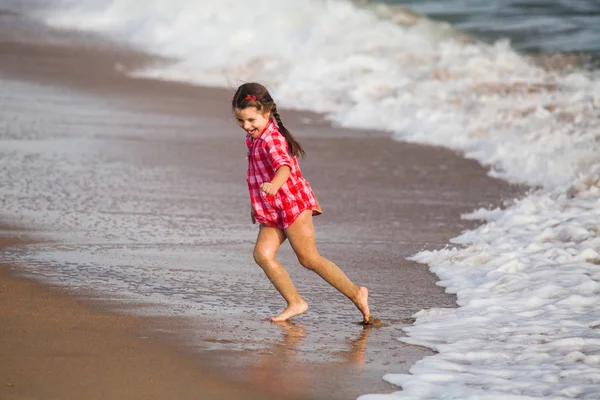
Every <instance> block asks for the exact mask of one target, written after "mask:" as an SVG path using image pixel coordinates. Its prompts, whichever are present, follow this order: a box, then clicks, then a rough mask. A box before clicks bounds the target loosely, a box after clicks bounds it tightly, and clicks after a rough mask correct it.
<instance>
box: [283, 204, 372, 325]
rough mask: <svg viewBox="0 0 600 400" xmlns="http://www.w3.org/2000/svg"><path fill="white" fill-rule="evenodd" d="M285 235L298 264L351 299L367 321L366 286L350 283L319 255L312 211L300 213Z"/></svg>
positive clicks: (367, 293) (368, 314)
mask: <svg viewBox="0 0 600 400" xmlns="http://www.w3.org/2000/svg"><path fill="white" fill-rule="evenodd" d="M285 235H286V236H287V238H288V240H289V241H290V244H291V246H292V248H293V249H294V252H295V253H296V256H297V257H298V261H300V264H302V266H304V267H305V268H308V269H310V270H311V271H314V272H316V273H317V274H318V275H319V276H320V277H321V278H323V279H325V281H327V283H329V284H330V285H331V286H333V287H334V288H336V289H337V290H339V291H340V292H341V293H342V294H344V295H345V296H346V297H348V298H349V299H350V300H352V302H353V303H354V305H355V306H356V307H357V308H358V310H359V311H360V312H361V313H362V315H363V320H364V322H368V321H369V317H370V316H371V313H370V311H369V303H368V297H369V291H368V290H367V288H366V287H363V286H357V285H355V284H354V283H352V281H350V279H348V277H347V276H346V275H345V274H344V273H343V272H342V270H341V269H340V268H339V267H338V266H337V265H335V264H334V263H332V262H331V261H329V260H328V259H326V258H324V257H321V255H320V254H319V252H318V251H317V244H316V239H315V228H314V226H313V222H312V211H310V210H307V211H304V212H303V213H302V214H300V216H299V217H298V218H297V219H296V221H294V223H293V224H292V225H290V226H289V227H288V228H287V229H286V230H285Z"/></svg>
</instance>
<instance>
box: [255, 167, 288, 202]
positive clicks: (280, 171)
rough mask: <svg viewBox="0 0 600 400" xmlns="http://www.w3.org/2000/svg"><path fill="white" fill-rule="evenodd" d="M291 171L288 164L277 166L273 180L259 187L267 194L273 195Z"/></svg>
mask: <svg viewBox="0 0 600 400" xmlns="http://www.w3.org/2000/svg"><path fill="white" fill-rule="evenodd" d="M291 173H292V171H291V170H290V167H289V166H287V165H282V166H281V167H279V168H277V171H276V172H275V176H274V177H273V180H272V181H271V182H265V183H263V184H262V185H260V189H261V190H262V191H263V192H265V193H266V194H268V195H269V196H274V195H275V193H277V191H278V190H279V188H280V187H282V186H283V184H284V183H285V182H286V181H287V180H288V178H289V177H290V174H291Z"/></svg>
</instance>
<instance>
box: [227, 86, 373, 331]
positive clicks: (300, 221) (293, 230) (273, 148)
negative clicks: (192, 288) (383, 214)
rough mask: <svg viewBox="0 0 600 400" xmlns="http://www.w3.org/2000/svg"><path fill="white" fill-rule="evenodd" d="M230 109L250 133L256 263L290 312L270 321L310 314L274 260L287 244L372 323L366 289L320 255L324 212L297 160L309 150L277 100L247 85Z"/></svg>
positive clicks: (285, 312)
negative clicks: (318, 218)
mask: <svg viewBox="0 0 600 400" xmlns="http://www.w3.org/2000/svg"><path fill="white" fill-rule="evenodd" d="M231 106H232V108H233V112H234V114H235V116H236V118H237V121H238V124H239V126H240V128H242V129H243V130H244V131H246V133H247V135H246V146H247V147H248V173H247V175H246V180H247V181H248V189H249V191H250V201H251V203H252V209H251V212H250V218H251V219H252V223H256V222H258V223H259V224H260V228H259V231H258V238H257V239H256V245H255V246H254V260H255V261H256V263H257V264H258V265H259V266H260V267H261V268H262V269H263V270H264V271H265V274H266V275H267V277H268V278H269V280H270V281H271V282H272V283H273V286H275V288H276V289H277V290H278V291H279V293H280V294H281V296H283V298H284V299H285V301H286V302H287V307H286V309H285V310H283V311H282V312H281V313H280V314H279V315H276V316H274V317H272V318H271V321H274V322H279V321H286V320H288V319H290V318H292V317H294V316H296V315H298V314H302V313H304V312H306V311H307V310H308V304H306V302H305V301H304V299H303V298H302V297H301V296H300V294H299V293H298V291H297V290H296V288H295V287H294V284H293V283H292V280H291V279H290V276H289V275H288V273H287V271H286V270H285V269H284V268H283V266H282V265H281V264H280V263H279V261H277V259H275V255H276V254H277V250H278V249H279V247H280V246H281V244H282V243H283V242H284V241H285V240H286V239H287V240H289V242H290V245H291V246H292V249H293V250H294V253H296V256H297V257H298V261H299V262H300V264H301V265H302V266H304V267H305V268H308V269H310V270H311V271H314V272H316V273H317V274H318V275H319V276H320V277H321V278H323V279H324V280H325V281H327V282H328V283H329V284H330V285H332V286H333V287H334V288H336V289H337V290H339V291H340V292H341V293H342V294H344V295H345V296H346V297H348V298H349V299H350V300H352V302H353V303H354V305H356V307H357V308H358V310H359V311H360V312H361V313H362V316H363V322H364V323H369V317H370V311H369V305H368V296H369V292H368V290H367V288H366V287H362V286H357V285H355V284H354V283H352V282H351V281H350V279H348V277H346V275H345V274H344V273H343V272H342V270H340V269H339V268H338V266H337V265H335V264H334V263H332V262H331V261H329V260H327V259H326V258H324V257H322V256H321V255H320V254H319V252H318V251H317V247H316V241H315V229H314V227H313V222H312V217H313V215H319V214H321V208H320V207H319V204H318V203H317V199H316V198H315V195H314V193H313V191H312V189H311V187H310V185H309V184H308V182H307V181H306V180H305V179H304V178H303V177H302V173H301V172H300V167H299V166H298V161H297V159H296V158H297V157H302V156H304V150H303V149H302V146H300V143H298V142H297V141H296V140H295V139H294V137H293V136H292V134H291V133H290V131H288V130H287V129H286V128H285V126H284V125H283V122H282V121H281V116H280V115H279V112H278V111H277V106H276V105H275V102H274V101H273V98H272V97H271V95H270V94H269V92H268V91H267V89H266V88H265V87H264V86H262V85H260V84H258V83H245V84H243V85H241V86H240V87H239V88H238V89H237V91H236V92H235V95H234V96H233V100H232V101H231Z"/></svg>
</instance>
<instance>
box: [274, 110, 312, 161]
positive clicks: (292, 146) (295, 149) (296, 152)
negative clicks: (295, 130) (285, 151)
mask: <svg viewBox="0 0 600 400" xmlns="http://www.w3.org/2000/svg"><path fill="white" fill-rule="evenodd" d="M271 113H272V114H273V117H274V118H275V121H277V126H279V131H280V132H281V134H282V135H283V136H284V137H285V138H286V140H287V142H288V146H289V153H290V154H291V155H292V156H293V157H304V156H305V155H306V153H305V152H304V149H303V148H302V146H300V143H298V142H297V141H296V139H294V137H293V136H292V133H291V132H290V131H288V130H287V128H286V127H285V126H283V121H282V120H281V115H279V111H277V104H275V103H273V105H272V106H271Z"/></svg>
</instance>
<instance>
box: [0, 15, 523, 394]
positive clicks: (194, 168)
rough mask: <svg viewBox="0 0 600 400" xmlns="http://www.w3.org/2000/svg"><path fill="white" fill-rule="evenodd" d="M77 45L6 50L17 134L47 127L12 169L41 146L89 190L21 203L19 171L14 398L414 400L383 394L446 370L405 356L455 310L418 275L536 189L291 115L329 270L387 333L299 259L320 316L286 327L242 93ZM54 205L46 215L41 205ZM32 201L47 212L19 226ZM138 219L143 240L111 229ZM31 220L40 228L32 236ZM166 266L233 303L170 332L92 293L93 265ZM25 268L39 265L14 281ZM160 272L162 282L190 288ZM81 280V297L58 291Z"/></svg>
mask: <svg viewBox="0 0 600 400" xmlns="http://www.w3.org/2000/svg"><path fill="white" fill-rule="evenodd" d="M14 18H16V19H18V16H17V17H14ZM15 24H16V22H15ZM23 29H26V28H23ZM53 35H57V37H58V36H60V37H61V38H62V37H63V35H67V34H66V33H60V34H59V33H53ZM69 35H71V36H72V40H71V41H70V44H69V45H68V46H67V45H65V44H64V43H62V42H61V41H60V40H57V41H56V42H58V43H54V42H53V41H52V40H49V36H48V35H45V36H44V40H42V39H41V38H38V39H35V38H33V39H32V38H31V37H29V38H28V40H22V39H23V36H20V37H19V38H16V37H12V36H8V35H6V36H4V38H5V39H3V40H2V42H0V77H1V78H2V83H3V85H4V86H3V94H2V101H3V103H4V104H3V105H2V107H4V108H5V110H8V112H10V114H11V115H12V116H13V117H14V121H16V122H13V124H12V125H10V127H12V128H14V127H16V126H26V127H27V126H32V125H35V126H36V129H35V130H31V129H29V130H28V129H16V128H15V129H12V130H11V129H6V130H5V132H2V136H0V143H3V146H2V147H3V148H4V149H5V150H4V151H5V152H6V154H8V153H10V151H12V150H13V149H17V148H18V149H23V148H29V147H28V146H31V149H34V150H31V151H32V152H33V153H35V152H36V150H35V146H36V143H37V142H43V143H45V145H46V146H47V145H51V144H52V143H55V144H56V146H57V148H58V149H60V151H65V152H66V151H67V150H65V149H68V151H69V157H73V155H72V154H80V155H81V156H82V160H83V161H81V163H80V164H77V168H75V167H73V170H75V171H79V172H77V173H80V175H77V173H74V174H73V176H71V175H65V174H60V173H56V174H51V173H50V172H48V177H47V180H44V181H43V182H45V184H47V185H48V186H47V187H43V188H42V187H40V188H36V187H35V182H37V181H36V179H32V181H31V182H33V183H32V184H31V186H34V187H30V186H28V187H27V190H29V191H28V192H23V193H20V192H19V190H20V189H19V188H20V187H21V186H19V185H20V184H22V181H20V179H21V178H20V177H23V176H28V175H26V174H27V173H29V174H31V176H35V174H36V172H35V171H34V169H33V167H32V165H33V164H25V163H23V164H22V165H21V167H22V168H20V169H19V170H18V171H17V170H12V171H7V170H4V171H3V175H2V176H3V177H4V178H12V180H11V181H8V183H7V185H6V193H7V194H6V196H5V198H4V203H3V204H4V206H5V207H4V208H3V213H2V218H3V219H4V222H5V223H7V224H8V226H4V227H2V228H1V229H0V231H1V236H0V237H1V241H2V242H1V246H2V248H1V249H0V261H1V262H2V263H3V267H2V269H1V271H2V273H1V275H0V296H1V299H2V301H0V338H1V339H0V371H1V373H0V376H1V379H2V382H1V383H2V385H0V398H3V399H4V398H6V399H66V398H86V399H96V398H98V399H100V398H102V399H123V398H127V399H154V398H155V399H187V398H190V399H191V398H194V399H199V398H206V399H209V398H210V399H220V398H222V399H253V398H256V399H259V398H260V399H268V398H277V399H324V398H327V399H352V398H356V397H357V396H358V395H360V394H364V393H387V392H392V391H395V390H397V387H395V386H392V385H390V384H387V383H385V382H383V381H382V379H381V377H382V376H383V374H385V373H388V372H401V371H398V370H397V369H396V370H394V371H390V370H389V365H391V364H393V365H397V364H399V363H402V365H403V366H404V367H405V369H404V371H408V368H409V367H410V366H411V365H412V363H414V362H415V361H417V360H419V359H421V358H422V357H424V356H426V355H428V354H431V352H430V351H429V350H427V349H423V348H418V347H415V346H408V345H404V344H402V343H400V342H398V341H397V340H396V338H397V337H398V336H401V335H402V328H403V327H404V326H407V325H409V324H410V323H411V319H410V317H411V315H412V314H413V313H415V312H417V311H419V310H421V309H427V308H431V307H454V306H455V298H454V297H453V296H451V295H448V294H445V293H444V292H443V290H442V289H441V288H439V287H437V286H436V285H435V282H436V277H435V276H434V275H432V274H431V273H430V272H429V271H427V269H426V267H425V266H423V265H418V264H416V263H413V262H409V261H407V260H405V258H406V257H408V256H410V255H412V254H414V253H416V252H418V251H419V250H422V249H425V248H428V249H435V248H441V247H443V246H445V245H446V243H448V240H449V239H450V238H451V237H453V236H456V235H457V234H459V233H460V232H461V231H462V230H464V229H467V228H469V227H473V226H476V225H477V222H476V221H463V220H461V219H460V215H461V213H465V212H470V211H472V210H473V209H476V208H477V207H480V206H490V205H501V203H502V201H503V200H505V199H511V198H514V197H515V196H516V194H517V193H518V190H519V188H516V187H511V186H509V185H508V184H506V183H504V182H501V181H499V180H495V179H491V178H489V177H488V176H487V175H486V171H485V170H484V169H483V168H481V167H480V166H479V165H478V164H477V163H476V162H475V161H470V160H465V159H463V158H462V157H460V155H457V154H454V153H453V152H451V151H448V150H444V149H440V148H436V147H427V146H420V145H416V144H407V143H400V142H396V141H394V140H392V138H391V137H390V135H388V134H386V133H381V132H370V131H359V130H350V129H342V128H336V127H332V126H330V124H329V123H327V122H326V121H324V120H323V118H322V117H321V116H319V115H317V114H312V113H306V112H297V111H284V112H282V117H283V118H284V120H285V121H286V125H288V126H290V127H292V129H293V132H294V134H295V135H296V136H297V137H298V138H299V139H300V140H301V142H302V143H303V145H304V146H305V149H306V151H307V154H308V157H307V158H306V159H305V160H304V161H303V163H302V169H303V172H304V175H305V176H306V177H307V178H308V180H309V181H310V182H311V185H312V186H313V188H314V189H315V192H316V194H317V196H318V198H319V201H320V203H321V205H322V207H323V209H324V215H323V216H319V217H318V218H317V219H315V224H316V229H317V240H318V244H319V248H320V251H321V252H322V253H323V254H324V255H326V256H328V257H330V258H331V259H333V260H334V261H335V262H336V263H337V264H339V265H340V266H341V267H342V269H343V270H344V271H345V272H346V273H347V274H348V275H349V276H350V277H351V279H353V280H354V281H355V282H357V283H360V284H361V285H365V286H367V287H369V289H370V292H371V307H372V310H373V312H374V314H375V315H377V316H378V317H380V318H381V319H382V320H383V321H384V322H385V324H386V326H384V327H383V328H380V329H363V327H361V326H359V325H357V324H356V321H358V320H359V316H358V315H357V314H356V310H354V309H353V307H352V305H351V304H350V303H349V302H347V301H346V300H345V299H343V298H342V296H341V295H339V294H338V293H335V292H334V291H333V290H332V289H331V288H329V287H328V286H327V285H326V284H324V283H323V282H321V281H320V280H319V279H318V278H317V277H315V276H313V275H311V274H310V273H309V272H307V271H304V270H302V269H301V267H299V266H298V265H297V262H296V261H295V260H294V258H293V254H292V253H291V251H290V250H289V248H284V249H282V251H281V259H282V261H283V262H284V263H285V264H286V265H289V269H290V273H291V275H292V278H293V279H294V281H295V282H296V283H297V284H298V288H299V290H300V291H301V293H303V294H305V295H306V298H307V300H308V301H309V304H310V305H311V310H310V311H309V313H308V314H307V315H306V316H302V317H299V318H297V319H295V320H294V321H293V322H292V323H288V324H282V325H273V324H269V323H268V322H267V321H266V319H267V317H268V316H269V315H271V314H272V313H274V312H275V311H277V307H281V306H282V305H283V304H281V303H282V302H280V301H279V299H278V298H277V293H276V292H275V291H274V289H272V288H271V287H270V285H269V284H268V282H266V278H265V277H264V276H263V275H262V272H261V271H260V270H259V268H258V267H256V266H255V265H253V262H252V256H251V251H252V245H253V243H252V240H251V238H252V235H253V234H255V233H254V232H255V230H256V227H253V226H252V225H251V224H250V223H249V217H248V212H247V207H248V199H247V192H246V186H245V182H244V179H243V177H244V172H245V162H246V160H245V158H244V156H245V148H244V143H243V133H241V132H240V131H239V129H238V128H237V127H236V126H235V123H234V121H233V120H232V117H231V114H230V110H229V109H228V107H229V104H230V103H229V102H230V96H231V93H232V92H231V91H230V90H224V89H215V88H205V87H196V86H191V85H185V84H179V83H172V82H163V81H155V80H149V79H133V78H129V77H127V76H125V75H124V74H123V71H127V70H129V69H132V68H135V67H138V66H140V65H143V64H144V63H147V62H150V61H152V60H153V57H150V56H148V55H145V54H143V53H139V52H135V51H133V50H131V49H126V48H121V47H116V46H111V45H108V44H106V45H99V44H95V45H89V44H87V42H85V43H84V42H83V41H81V40H79V39H77V38H76V34H75V33H70V34H69ZM33 36H35V35H33ZM50 36H51V35H50ZM67 36H68V35H67ZM34 39H35V40H34ZM50 39H51V37H50ZM23 87H25V88H27V90H26V91H23V90H21V89H20V88H23ZM17 89H18V90H17ZM48 93H51V94H50V95H49V94H48ZM81 99H86V101H89V104H87V103H85V102H82V101H81ZM98 104H100V105H105V104H109V105H110V106H111V107H115V108H117V109H119V110H123V111H122V113H113V112H112V111H106V110H104V109H102V108H100V107H97V105H98ZM52 107H58V108H56V110H58V111H57V113H54V114H53V111H52V110H53V108H52ZM60 107H63V108H60ZM64 110H69V111H68V113H64V114H61V112H63V111H64ZM58 115H59V116H60V118H58V117H57V116H58ZM36 119H37V120H39V121H41V123H34V122H35V121H36ZM19 124H21V125H19ZM84 136H85V137H84ZM83 137H84V138H83ZM82 138H83V139H82ZM82 143H83V144H84V145H85V146H88V145H89V144H92V145H93V146H88V147H89V148H91V149H92V150H88V147H85V146H81V144H82ZM69 146H72V148H71V147H69ZM84 147H85V148H84ZM61 154H62V153H61ZM69 160H70V161H69V162H72V160H73V158H69ZM6 165H7V164H3V167H2V168H4V169H6ZM11 165H13V164H11ZM115 165H118V170H116V169H113V168H115ZM51 169H52V168H51V167H49V168H48V169H47V170H45V172H44V173H46V172H47V171H50V170H51ZM91 171H93V174H92V172H91ZM24 174H25V175H24ZM38 175H39V173H38ZM42 175H43V174H42ZM75 175H77V176H75ZM44 179H46V178H44ZM44 191H46V193H47V199H46V200H44V201H42V200H37V198H36V196H39V193H40V192H44ZM15 193H16V194H15ZM19 193H20V194H19ZM61 193H62V194H61ZM71 193H80V195H79V197H76V196H75V195H73V196H72V197H70V196H71V195H70V194H71ZM19 196H22V199H25V200H27V201H30V203H31V204H36V207H39V208H37V209H31V210H28V211H31V212H29V213H27V215H18V214H15V210H18V207H17V205H18V204H19V202H20V201H21V200H19ZM75 197H76V198H75ZM34 200H35V201H34ZM68 201H71V203H68ZM115 204H118V206H115ZM123 205H127V206H123ZM62 207H64V209H63V208H62ZM119 207H120V208H119ZM192 209H193V210H199V211H197V214H194V215H192V214H190V213H188V212H187V210H192ZM109 211H110V212H109ZM117 211H118V212H117ZM123 214H124V215H125V217H127V218H130V219H128V220H127V221H130V220H131V221H133V222H131V223H129V224H128V225H126V226H123V225H118V224H117V223H116V222H115V221H117V220H116V219H111V218H113V216H114V218H117V217H118V218H122V217H123ZM32 215H33V216H40V215H41V216H42V217H40V218H39V219H38V220H37V224H35V225H34V226H33V225H31V226H30V221H32V219H33V217H32ZM98 215H102V216H105V218H106V219H99V218H98ZM92 216H93V217H94V218H95V219H94V218H92ZM165 221H167V222H165ZM103 224H106V226H104V225H103ZM111 224H114V231H113V235H114V236H105V237H103V238H102V239H103V241H99V240H98V238H95V237H94V238H91V237H88V236H87V234H86V232H88V233H89V234H90V235H91V233H90V232H94V231H99V230H101V229H104V228H106V227H111V226H112V225H111ZM9 226H10V227H9ZM107 231H108V228H107ZM75 233H77V235H76V234H75ZM181 237H183V238H189V239H190V240H188V241H186V242H185V243H180V241H178V238H181ZM42 238H49V239H48V240H46V241H44V242H41V241H40V240H42ZM123 238H127V239H128V240H129V239H131V241H129V242H127V243H125V244H123V243H124V241H123V240H122V239H123ZM132 238H133V239H132ZM135 238H138V239H139V240H138V243H137V244H135V245H133V244H132V241H133V240H134V239H135ZM92 239H93V240H92ZM99 243H100V244H99ZM92 248H93V249H92ZM99 249H100V250H99ZM132 249H133V250H132ZM157 250H160V252H161V254H167V255H169V254H171V255H176V256H177V257H180V258H179V259H178V260H179V261H178V262H177V265H174V266H169V267H173V268H179V269H181V270H182V271H187V269H186V268H191V267H189V265H194V268H195V269H193V270H192V269H189V277H190V280H188V281H185V279H182V281H181V282H180V286H179V287H181V288H182V292H183V293H184V295H189V296H195V295H196V294H195V293H199V294H201V295H202V296H206V298H211V299H212V298H214V299H215V300H214V301H213V302H209V301H207V302H206V303H207V305H206V308H199V310H200V311H198V315H194V317H193V318H192V317H190V315H189V314H188V313H185V312H184V311H182V310H180V309H176V308H169V307H164V308H163V313H162V314H163V315H162V316H140V315H137V314H140V310H143V308H144V306H140V305H139V302H128V301H126V300H123V299H122V300H121V301H119V299H120V297H119V293H118V292H117V291H115V290H113V289H112V288H108V290H105V291H103V290H102V289H101V287H99V286H98V282H99V281H100V278H98V282H96V281H93V279H91V278H90V277H92V276H95V275H93V274H94V272H93V271H91V269H90V268H88V269H85V268H78V266H77V265H78V262H79V261H78V260H80V261H85V262H88V261H89V259H96V257H98V254H99V253H100V254H101V255H106V254H108V252H109V251H110V257H112V258H111V260H117V261H111V262H113V263H114V264H115V265H114V268H115V269H116V270H119V271H120V268H121V269H122V268H126V266H127V263H128V261H127V260H128V259H129V258H136V257H138V256H139V255H140V254H141V255H143V256H144V257H148V259H149V260H150V259H151V258H152V257H153V255H154V254H155V253H153V252H154V251H157ZM36 253H51V254H58V253H61V254H76V255H77V256H76V257H75V256H74V259H73V260H74V261H73V262H72V265H70V264H69V265H63V267H64V268H63V267H60V268H57V267H55V266H53V265H51V264H50V263H43V262H39V264H36V265H32V264H31V263H30V264H28V263H27V261H26V259H27V257H24V256H23V254H36ZM15 259H20V260H25V261H22V262H18V263H17V262H12V261H11V263H10V264H8V261H10V260H15ZM150 263H151V261H149V264H150ZM156 269H157V271H158V272H156V274H157V275H152V274H150V275H149V277H148V280H150V281H152V280H153V279H156V277H164V279H165V280H166V281H168V282H169V283H172V281H169V279H171V278H170V277H169V274H168V273H166V274H164V273H163V272H162V271H163V269H161V268H156ZM165 270H167V271H168V269H165ZM76 273H77V274H81V277H82V278H81V283H80V284H76V285H73V284H71V285H70V286H69V285H66V284H58V282H61V281H63V282H73V281H72V280H69V279H76V278H73V276H75V275H76ZM61 274H62V275H61ZM86 274H87V275H86ZM186 274H188V272H186ZM77 276H78V275H77ZM182 276H188V275H182ZM32 278H35V279H32ZM67 278H69V279H67ZM194 279H199V280H198V281H194ZM157 281H158V279H157ZM198 282H200V283H202V284H203V285H204V286H200V283H198ZM126 283H128V284H130V286H131V287H133V285H131V283H130V282H126ZM138 284H139V282H138ZM138 286H141V285H138ZM138 286H136V287H135V288H134V289H132V290H134V291H135V290H138V291H139V292H140V293H142V294H144V293H146V292H144V291H147V292H152V291H153V288H156V287H159V286H160V283H157V284H156V286H152V284H149V286H148V288H147V289H145V288H143V289H139V288H138ZM94 288H95V289H94ZM105 289H106V288H105ZM136 293H137V292H136ZM111 295H112V296H113V297H111ZM211 296H212V297H211ZM103 298H106V299H108V298H112V299H113V300H112V301H102V299H103ZM198 302H199V303H200V301H198ZM159 307H160V305H159ZM169 311H173V312H172V316H169ZM158 314H160V313H158ZM399 316H400V317H399ZM199 343H201V344H199ZM399 360H402V362H400V361H399ZM323 393H326V394H327V395H326V397H323Z"/></svg>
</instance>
